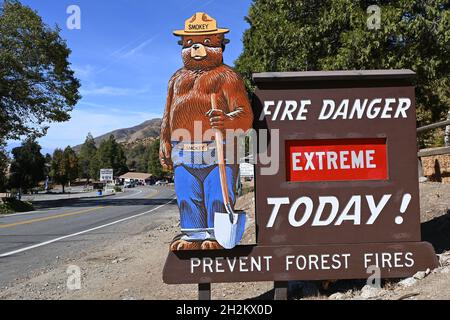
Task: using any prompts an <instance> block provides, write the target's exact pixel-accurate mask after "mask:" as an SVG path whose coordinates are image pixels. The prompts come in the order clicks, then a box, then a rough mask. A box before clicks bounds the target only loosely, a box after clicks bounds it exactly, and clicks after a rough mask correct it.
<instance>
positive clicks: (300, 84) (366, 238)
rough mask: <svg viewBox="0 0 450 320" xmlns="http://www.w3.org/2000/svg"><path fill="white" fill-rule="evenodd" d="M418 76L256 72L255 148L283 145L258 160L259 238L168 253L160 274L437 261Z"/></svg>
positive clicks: (337, 273) (222, 278) (354, 275)
mask: <svg viewBox="0 0 450 320" xmlns="http://www.w3.org/2000/svg"><path fill="white" fill-rule="evenodd" d="M414 77H415V74H414V72H412V71H410V70H389V71H388V70H383V71H339V72H292V73H263V74H255V75H254V81H255V84H256V86H257V90H256V92H255V95H254V101H253V109H254V110H253V111H254V114H255V123H254V129H255V130H256V132H257V134H258V140H260V144H259V149H258V153H257V156H258V159H259V156H260V155H261V154H263V153H267V151H268V150H272V154H271V156H272V158H273V156H274V154H273V153H274V151H275V153H277V155H278V157H275V158H277V159H276V160H275V161H274V162H272V163H270V164H262V163H260V162H258V161H257V162H256V169H255V183H256V185H255V187H256V191H255V202H256V203H255V208H256V224H257V230H258V232H257V245H254V246H239V247H236V248H235V249H233V250H229V251H209V252H208V251H204V252H176V253H173V252H172V253H170V254H169V257H168V260H167V262H166V266H165V269H164V275H163V278H164V281H165V282H166V283H169V284H180V283H215V282H246V281H275V282H277V283H283V282H286V281H289V280H333V279H336V280H337V279H365V278H368V277H369V276H370V275H371V273H370V272H369V270H373V268H377V269H378V270H379V271H380V274H381V277H382V278H401V277H408V276H412V275H414V274H415V273H416V272H417V271H421V270H426V269H427V268H431V269H432V268H435V267H437V258H436V254H435V252H434V249H433V247H432V246H431V245H430V244H429V243H426V242H422V241H421V233H420V207H419V186H418V173H417V145H416V113H415V91H414V87H413V85H412V82H413V80H414ZM262 133H265V134H267V133H268V135H269V139H267V143H266V144H263V145H261V141H262V140H261V134H262ZM278 137H279V138H278ZM274 146H275V147H274ZM274 165H275V166H278V170H275V171H274V173H273V172H272V171H273V170H267V167H268V166H274ZM267 172H272V173H270V174H267ZM372 272H373V271H372Z"/></svg>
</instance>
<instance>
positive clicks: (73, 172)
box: [51, 147, 78, 193]
mask: <svg viewBox="0 0 450 320" xmlns="http://www.w3.org/2000/svg"><path fill="white" fill-rule="evenodd" d="M51 176H52V179H53V182H55V183H58V184H60V185H61V186H62V192H63V193H65V191H66V185H67V184H68V183H69V182H71V181H74V180H75V179H76V178H77V176H78V158H77V155H76V153H75V151H73V149H72V148H70V147H67V148H66V149H65V150H64V151H63V150H61V149H56V150H55V152H54V153H53V157H52V170H51Z"/></svg>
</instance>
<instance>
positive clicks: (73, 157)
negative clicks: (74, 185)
mask: <svg viewBox="0 0 450 320" xmlns="http://www.w3.org/2000/svg"><path fill="white" fill-rule="evenodd" d="M64 160H65V164H66V171H67V178H68V180H69V182H73V181H75V180H76V179H77V178H78V157H77V154H76V153H75V151H74V150H73V149H72V148H71V147H69V146H68V147H67V148H66V149H64Z"/></svg>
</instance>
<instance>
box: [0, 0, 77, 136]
mask: <svg viewBox="0 0 450 320" xmlns="http://www.w3.org/2000/svg"><path fill="white" fill-rule="evenodd" d="M0 30H1V32H0V123H1V126H0V138H4V139H19V138H20V137H21V136H33V137H37V136H42V135H44V134H45V133H46V130H47V129H48V126H47V125H46V124H48V123H50V122H62V121H67V120H69V119H70V116H69V112H70V111H71V110H72V108H73V107H74V106H75V104H76V103H77V101H78V100H79V99H80V95H79V93H78V89H79V87H80V83H79V81H78V80H77V79H76V78H75V77H74V72H73V71H72V70H71V68H70V64H69V61H68V57H69V55H70V53H71V51H70V49H69V48H68V47H67V45H66V42H65V41H64V40H63V39H61V37H60V35H59V33H60V29H59V28H55V29H52V28H50V27H49V26H47V25H45V24H44V23H43V21H42V19H41V17H39V15H38V14H37V13H36V12H35V11H33V10H32V9H30V8H29V7H26V6H23V5H22V4H21V3H20V2H19V1H16V0H4V1H3V2H2V3H0Z"/></svg>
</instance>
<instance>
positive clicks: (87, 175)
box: [78, 133, 97, 183]
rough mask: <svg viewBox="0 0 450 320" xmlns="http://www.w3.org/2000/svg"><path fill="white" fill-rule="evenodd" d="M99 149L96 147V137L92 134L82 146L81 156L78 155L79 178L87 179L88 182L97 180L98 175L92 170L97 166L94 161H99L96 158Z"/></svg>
mask: <svg viewBox="0 0 450 320" xmlns="http://www.w3.org/2000/svg"><path fill="white" fill-rule="evenodd" d="M96 153H97V147H96V145H95V141H94V137H93V136H92V134H91V133H89V134H88V135H87V137H86V140H85V141H84V144H83V145H82V146H81V149H80V152H79V155H78V160H79V161H78V165H79V177H80V178H82V179H87V182H88V183H89V181H90V180H91V179H95V177H96V176H97V174H96V173H95V172H93V170H92V168H93V167H95V166H96V164H94V163H93V162H94V161H97V158H96V156H95V155H96Z"/></svg>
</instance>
